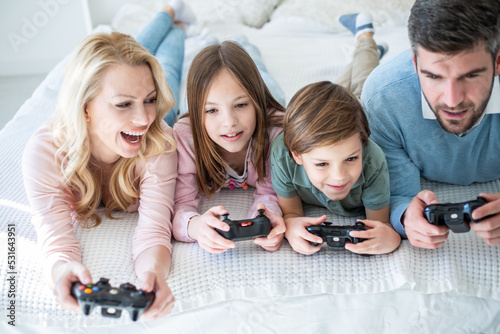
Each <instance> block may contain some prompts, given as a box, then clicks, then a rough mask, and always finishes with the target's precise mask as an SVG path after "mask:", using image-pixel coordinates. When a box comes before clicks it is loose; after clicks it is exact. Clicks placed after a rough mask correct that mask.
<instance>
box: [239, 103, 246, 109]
mask: <svg viewBox="0 0 500 334" xmlns="http://www.w3.org/2000/svg"><path fill="white" fill-rule="evenodd" d="M247 105H248V103H238V104H237V105H236V108H245V107H246V106H247Z"/></svg>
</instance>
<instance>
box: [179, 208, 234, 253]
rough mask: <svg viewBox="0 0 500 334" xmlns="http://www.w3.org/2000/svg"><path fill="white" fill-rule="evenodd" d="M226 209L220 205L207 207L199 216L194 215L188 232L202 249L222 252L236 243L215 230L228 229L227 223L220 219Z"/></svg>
mask: <svg viewBox="0 0 500 334" xmlns="http://www.w3.org/2000/svg"><path fill="white" fill-rule="evenodd" d="M226 213H227V210H226V209H224V207H223V206H222V205H220V206H214V207H212V208H210V209H208V211H207V212H205V213H204V214H203V215H201V216H194V217H193V218H191V221H190V222H189V225H188V234H189V237H191V238H192V239H194V240H197V241H198V244H199V245H200V247H201V248H203V249H204V250H206V251H208V252H210V253H214V254H216V253H224V252H225V251H227V250H228V249H229V248H234V247H235V246H236V244H235V243H234V241H232V240H227V239H226V238H224V237H223V236H222V235H220V234H219V233H217V231H216V230H215V229H216V228H218V229H219V230H222V231H229V225H228V224H226V223H224V222H223V221H221V220H220V217H221V216H222V215H223V214H226Z"/></svg>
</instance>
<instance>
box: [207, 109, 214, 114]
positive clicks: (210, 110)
mask: <svg viewBox="0 0 500 334" xmlns="http://www.w3.org/2000/svg"><path fill="white" fill-rule="evenodd" d="M205 112H206V113H207V114H213V113H214V112H215V109H208V110H205Z"/></svg>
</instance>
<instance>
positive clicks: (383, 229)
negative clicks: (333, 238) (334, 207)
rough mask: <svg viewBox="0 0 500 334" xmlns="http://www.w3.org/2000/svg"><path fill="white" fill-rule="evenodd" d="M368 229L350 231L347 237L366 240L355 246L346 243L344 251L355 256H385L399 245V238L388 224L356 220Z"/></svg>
mask: <svg viewBox="0 0 500 334" xmlns="http://www.w3.org/2000/svg"><path fill="white" fill-rule="evenodd" d="M358 221H360V222H362V223H364V224H365V226H366V227H368V228H370V229H369V230H366V231H351V232H350V233H349V235H350V236H351V237H355V238H363V239H366V240H365V241H363V242H358V243H357V244H351V243H349V242H347V243H346V244H345V249H347V250H349V251H351V252H353V253H357V254H387V253H390V252H392V251H394V250H395V249H396V248H398V247H399V245H400V244H401V236H400V235H399V234H398V232H396V231H395V230H394V228H392V226H389V225H388V224H384V223H382V222H379V221H376V220H368V219H365V220H360V219H359V220H358Z"/></svg>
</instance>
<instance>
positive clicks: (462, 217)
mask: <svg viewBox="0 0 500 334" xmlns="http://www.w3.org/2000/svg"><path fill="white" fill-rule="evenodd" d="M484 204H486V200H485V199H484V198H483V197H478V198H477V199H475V200H473V201H467V202H463V203H443V204H431V205H428V206H426V207H425V209H424V215H425V217H426V218H427V220H428V221H429V223H431V224H432V225H436V226H439V225H446V226H448V227H449V228H450V230H452V231H453V232H455V233H465V232H469V230H470V226H469V224H470V222H474V223H479V220H474V219H472V212H473V211H474V210H476V209H477V208H479V207H480V206H482V205H484Z"/></svg>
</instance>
